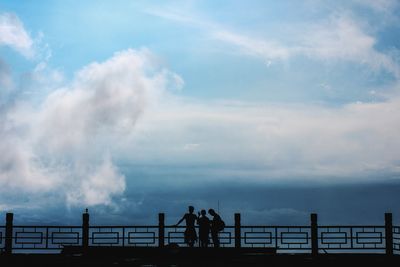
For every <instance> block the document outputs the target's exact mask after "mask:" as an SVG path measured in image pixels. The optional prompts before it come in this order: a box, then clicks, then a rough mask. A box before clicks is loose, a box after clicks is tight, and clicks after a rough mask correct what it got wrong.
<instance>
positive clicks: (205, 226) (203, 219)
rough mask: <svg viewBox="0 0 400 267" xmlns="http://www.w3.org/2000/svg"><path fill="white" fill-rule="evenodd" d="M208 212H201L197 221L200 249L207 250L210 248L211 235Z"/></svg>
mask: <svg viewBox="0 0 400 267" xmlns="http://www.w3.org/2000/svg"><path fill="white" fill-rule="evenodd" d="M206 214H207V212H206V211H205V210H201V214H200V213H199V218H198V219H197V224H198V225H199V241H200V247H202V248H206V247H208V243H209V242H210V240H209V235H210V227H211V225H210V223H211V222H210V219H208V217H207V216H206Z"/></svg>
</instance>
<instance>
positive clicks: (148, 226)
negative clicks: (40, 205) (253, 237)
mask: <svg viewBox="0 0 400 267" xmlns="http://www.w3.org/2000/svg"><path fill="white" fill-rule="evenodd" d="M5 227H6V226H5V225H0V228H5ZM14 227H25V228H40V227H41V228H82V226H81V225H30V224H29V225H14ZM89 227H102V228H158V227H159V226H158V225H90V226H89ZM164 227H165V228H182V229H183V228H186V226H184V225H178V226H176V225H165V226H164ZM195 227H198V226H197V225H196V226H195ZM240 227H241V228H310V226H309V225H241V226H240ZM362 227H365V228H367V227H368V228H385V225H318V228H362ZM392 227H395V228H399V227H400V225H393V226H392ZM225 228H235V226H234V225H226V226H225Z"/></svg>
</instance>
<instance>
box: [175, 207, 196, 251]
mask: <svg viewBox="0 0 400 267" xmlns="http://www.w3.org/2000/svg"><path fill="white" fill-rule="evenodd" d="M193 212H194V207H193V206H189V213H186V214H185V215H183V217H182V219H180V220H179V222H178V223H177V224H176V226H178V225H179V224H180V223H181V222H182V221H183V220H185V221H186V230H185V243H186V244H188V246H189V247H193V245H194V243H195V242H196V241H197V233H196V229H195V228H194V223H195V222H196V220H197V216H196V215H195V214H193Z"/></svg>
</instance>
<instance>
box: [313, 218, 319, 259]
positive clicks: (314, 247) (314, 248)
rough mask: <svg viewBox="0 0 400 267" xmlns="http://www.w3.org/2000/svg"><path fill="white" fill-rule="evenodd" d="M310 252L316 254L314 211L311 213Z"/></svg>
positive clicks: (316, 220)
mask: <svg viewBox="0 0 400 267" xmlns="http://www.w3.org/2000/svg"><path fill="white" fill-rule="evenodd" d="M311 254H312V255H313V256H317V255H318V217H317V214H316V213H311Z"/></svg>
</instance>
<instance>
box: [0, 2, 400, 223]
mask: <svg viewBox="0 0 400 267" xmlns="http://www.w3.org/2000/svg"><path fill="white" fill-rule="evenodd" d="M399 9H400V5H399V3H398V2H397V1H395V0H375V1H373V0H365V1H360V0H352V1H335V2H334V3H333V2H331V1H322V0H305V1H245V2H244V1H122V0H121V1H73V0H69V1H50V0H49V1H35V2H33V1H2V2H1V3H0V97H1V100H0V110H1V111H2V113H1V115H0V123H1V126H0V136H1V139H2V143H1V145H0V153H1V154H2V155H5V156H4V160H3V161H2V162H1V163H0V185H1V189H0V190H1V192H2V194H1V195H2V196H0V208H1V209H2V210H20V211H21V212H27V210H29V209H31V210H32V209H37V210H46V209H49V203H48V199H49V198H51V199H53V205H54V206H55V207H62V208H63V209H66V210H69V211H71V210H75V209H82V208H84V207H87V206H89V207H92V208H94V209H97V210H98V211H99V212H100V213H101V211H104V209H106V210H111V211H112V212H113V213H115V214H121V213H123V212H124V209H126V207H128V206H129V209H132V205H133V206H134V207H135V208H133V209H134V210H136V211H137V212H138V213H140V212H143V211H144V210H146V209H148V208H149V207H148V206H145V205H144V204H143V203H147V202H146V198H147V197H150V195H151V198H153V197H154V198H157V192H158V190H161V189H164V188H171V192H170V193H168V194H167V193H165V192H164V191H163V193H160V196H161V195H162V196H163V197H165V196H166V195H168V201H169V202H168V203H174V204H171V205H177V203H179V204H182V205H184V203H181V202H180V201H178V200H176V199H175V200H174V199H173V196H172V195H173V193H172V192H175V193H176V192H177V191H176V190H178V191H179V190H182V191H185V190H187V189H188V188H193V187H194V188H196V186H198V187H199V188H202V189H201V190H200V191H201V192H205V191H206V190H207V185H216V184H221V183H222V184H223V183H227V184H231V183H234V184H240V186H248V187H249V188H250V187H253V186H254V185H260V186H288V188H289V187H293V186H297V185H303V184H306V185H310V186H322V187H325V186H328V187H329V186H339V185H346V184H347V185H349V186H350V185H351V186H353V187H354V186H355V185H365V184H370V183H376V184H387V183H397V181H398V175H399V172H400V165H399V164H400V153H399V151H400V141H399V140H398V134H399V131H400V126H399V125H400V115H399V114H400V113H399V112H398V109H399V108H400V96H399V78H400V57H399V55H400V54H399V48H400V39H399V38H398V36H400V26H399V25H400V23H399V19H400V18H399V16H398V14H399V11H400V10H399ZM139 188H140V189H139ZM335 188H336V187H335ZM379 188H382V187H379ZM221 190H222V189H221ZM20 191H22V192H23V193H24V197H22V196H15V192H20ZM200 191H199V194H200V195H201V192H200ZM217 191H218V190H217ZM217 191H215V192H217ZM289 191H290V190H289ZM383 191H384V190H383ZM143 192H148V194H147V193H143ZM335 192H336V191H335ZM215 194H217V193H215ZM377 195H378V196H377V197H378V198H379V196H380V194H377ZM10 196H12V197H10ZM146 196H147V197H146ZM354 196H355V197H356V194H355V195H354ZM211 199H212V200H209V201H206V200H203V201H200V200H196V201H195V200H193V203H192V204H195V205H196V204H197V205H214V204H215V203H214V202H215V197H212V198H211ZM186 200H187V201H188V202H190V199H186ZM165 201H166V200H165ZM254 201H255V202H256V201H257V199H254ZM389 202H390V201H389ZM126 203H130V205H128V206H127V204H126ZM381 204H382V206H380V207H385V208H390V205H389V206H385V203H383V202H382V203H381ZM249 205H250V206H251V203H250V204H249ZM50 206H51V205H50ZM227 208H228V207H227ZM232 208H233V207H229V208H228V209H229V210H231V209H232ZM270 208H271V209H272V210H274V212H276V211H277V210H278V212H276V214H281V213H280V212H279V209H281V210H282V212H283V213H285V212H288V213H289V214H291V215H293V214H294V215H295V216H302V215H303V214H304V212H306V211H304V210H303V211H298V210H295V208H294V207H292V206H290V203H286V204H285V206H279V205H278V206H276V207H270ZM303 208H304V207H303ZM311 209H312V208H310V210H311ZM376 210H379V209H378V208H377V209H376ZM293 211H294V212H293ZM307 211H308V210H307ZM382 212H384V211H382ZM274 214H275V213H274Z"/></svg>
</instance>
